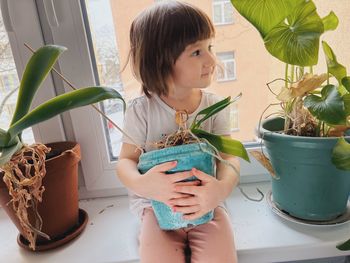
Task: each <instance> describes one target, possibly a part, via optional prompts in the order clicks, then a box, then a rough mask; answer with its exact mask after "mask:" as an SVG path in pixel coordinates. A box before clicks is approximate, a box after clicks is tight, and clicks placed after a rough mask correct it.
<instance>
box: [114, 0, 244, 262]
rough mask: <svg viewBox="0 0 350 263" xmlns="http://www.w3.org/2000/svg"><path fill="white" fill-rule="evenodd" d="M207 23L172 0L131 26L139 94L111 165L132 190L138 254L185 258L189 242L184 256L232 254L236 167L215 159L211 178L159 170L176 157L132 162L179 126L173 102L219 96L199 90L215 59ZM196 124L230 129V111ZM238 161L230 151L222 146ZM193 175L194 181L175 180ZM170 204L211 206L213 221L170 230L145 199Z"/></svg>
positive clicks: (201, 258) (192, 110)
mask: <svg viewBox="0 0 350 263" xmlns="http://www.w3.org/2000/svg"><path fill="white" fill-rule="evenodd" d="M214 35H215V31H214V27H213V24H212V23H211V21H210V19H209V18H208V16H207V15H206V14H205V13H203V12H202V11H201V10H199V9H198V8H196V7H194V6H191V5H189V4H185V3H182V2H176V1H167V2H165V3H161V4H156V5H154V6H152V7H150V8H149V9H146V10H145V11H144V12H142V13H141V14H140V15H139V16H138V17H137V18H136V19H135V20H134V21H133V23H132V25H131V29H130V45H131V62H132V67H133V70H134V73H135V76H136V77H137V79H138V80H139V81H140V83H141V85H142V89H143V92H144V94H145V95H144V96H142V97H139V98H137V99H135V100H133V101H132V102H131V104H130V105H129V107H128V109H127V111H126V115H125V124H124V130H125V132H126V133H127V134H128V135H129V136H130V137H131V138H133V141H131V140H130V139H128V138H127V137H123V145H122V149H121V153H120V156H119V161H118V165H117V173H118V176H119V178H120V180H121V181H122V183H123V184H124V185H125V186H126V187H127V188H128V189H129V190H130V192H131V209H132V210H133V211H135V212H136V213H138V214H139V216H140V218H141V222H142V223H141V230H140V236H139V239H140V258H141V262H145V263H148V262H149V263H157V262H161V263H162V262H185V253H184V251H185V248H187V246H188V247H189V249H190V250H191V262H200V263H204V262H213V263H219V262H220V263H225V262H227V263H232V262H237V256H236V250H235V246H234V240H233V234H232V230H231V225H230V219H229V217H228V215H227V212H226V211H225V209H224V208H223V207H222V206H219V205H220V204H222V202H223V201H224V200H225V199H226V197H228V195H229V194H230V193H231V191H232V189H233V187H234V186H235V185H236V184H237V181H238V175H237V174H236V173H235V172H234V170H233V169H232V168H231V167H229V166H228V165H225V164H223V163H222V162H218V164H217V171H216V178H215V177H212V176H210V175H208V174H205V173H203V172H202V171H199V170H196V169H192V170H191V171H187V172H179V173H175V174H172V175H171V176H168V175H166V173H165V172H166V171H168V170H170V169H172V168H174V167H175V166H176V162H167V163H163V164H160V165H157V166H155V167H153V168H152V169H150V170H149V171H148V172H147V173H145V174H143V175H142V176H141V174H140V173H139V171H138V169H137V164H138V160H139V156H140V151H138V150H137V147H136V146H135V144H134V142H136V143H137V144H138V145H141V146H142V147H143V148H144V149H146V151H150V150H154V148H153V147H152V143H154V142H157V141H159V140H160V139H162V136H165V135H167V134H171V133H173V132H175V131H176V130H177V129H178V126H177V124H176V123H175V112H176V110H186V111H187V112H188V113H189V116H188V117H189V118H188V121H187V125H190V124H191V123H192V121H193V119H194V116H195V115H196V114H197V113H198V112H199V111H200V110H201V109H203V108H206V107H208V106H210V105H212V104H214V103H216V102H218V101H219V100H220V99H221V98H220V97H218V96H216V95H214V94H210V93H207V92H205V91H202V90H201V89H204V88H206V87H208V86H209V85H210V83H211V81H212V76H213V73H214V69H215V65H216V60H215V55H214V53H213V51H212V47H213V44H212V42H213V37H214ZM201 128H202V129H204V130H206V131H208V132H212V133H215V134H219V135H229V134H230V128H229V112H228V110H224V111H222V112H220V113H219V114H217V115H216V116H213V117H212V118H210V119H208V120H207V121H206V122H204V123H203V125H202V127H201ZM221 156H222V157H223V159H225V160H227V161H229V162H231V163H232V164H233V165H235V166H236V168H237V169H238V161H237V159H236V158H235V157H232V156H229V155H225V154H221ZM192 175H195V176H196V177H197V178H198V179H199V181H200V184H199V183H198V182H199V181H198V182H179V181H182V180H184V179H186V178H188V177H191V176H192ZM151 199H153V200H157V201H161V202H163V203H166V204H167V205H169V206H170V207H171V208H172V209H173V211H176V212H181V213H183V214H184V216H183V218H184V219H189V220H192V219H196V218H199V217H201V216H203V215H204V214H206V213H207V212H209V211H211V210H214V218H213V220H212V221H210V222H208V223H206V224H202V225H198V226H195V227H188V228H183V229H178V230H172V231H164V230H161V229H160V228H159V226H158V224H157V220H156V218H155V215H154V213H153V210H152V207H151V204H150V200H151Z"/></svg>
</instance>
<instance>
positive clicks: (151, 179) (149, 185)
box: [139, 161, 199, 205]
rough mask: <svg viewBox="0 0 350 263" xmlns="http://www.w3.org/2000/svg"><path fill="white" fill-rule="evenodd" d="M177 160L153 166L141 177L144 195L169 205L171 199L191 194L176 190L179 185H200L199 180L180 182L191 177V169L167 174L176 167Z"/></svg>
mask: <svg viewBox="0 0 350 263" xmlns="http://www.w3.org/2000/svg"><path fill="white" fill-rule="evenodd" d="M176 165H177V162H176V161H173V162H166V163H162V164H159V165H156V166H154V167H152V168H151V169H150V170H148V171H147V172H146V173H145V174H143V175H142V176H141V177H140V178H139V180H140V181H139V183H140V186H141V187H142V190H141V191H140V192H141V194H142V196H143V197H146V198H149V199H153V200H157V201H160V202H163V203H166V204H168V205H169V201H170V200H172V199H177V198H186V197H189V196H190V195H189V194H186V193H179V192H176V191H175V187H176V186H177V185H179V186H183V187H185V186H186V187H187V186H195V185H199V181H192V182H179V181H182V180H185V179H187V178H189V177H191V176H192V175H191V172H190V171H185V172H178V173H173V174H166V173H165V172H167V171H169V170H171V169H173V168H174V167H176Z"/></svg>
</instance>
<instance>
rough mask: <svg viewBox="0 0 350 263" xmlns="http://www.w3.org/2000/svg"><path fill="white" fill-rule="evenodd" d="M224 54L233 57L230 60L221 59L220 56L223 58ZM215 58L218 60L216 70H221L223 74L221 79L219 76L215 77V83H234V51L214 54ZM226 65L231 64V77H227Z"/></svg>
mask: <svg viewBox="0 0 350 263" xmlns="http://www.w3.org/2000/svg"><path fill="white" fill-rule="evenodd" d="M225 54H229V55H231V54H232V56H233V58H232V59H221V58H220V56H223V55H225ZM216 56H217V58H218V59H219V60H220V66H219V69H218V70H222V72H223V75H224V76H223V78H219V75H218V77H217V82H226V81H234V80H236V79H237V74H236V59H235V52H234V51H227V52H220V53H217V54H216ZM228 63H233V75H234V76H233V77H229V76H228V74H227V68H228V66H227V64H228Z"/></svg>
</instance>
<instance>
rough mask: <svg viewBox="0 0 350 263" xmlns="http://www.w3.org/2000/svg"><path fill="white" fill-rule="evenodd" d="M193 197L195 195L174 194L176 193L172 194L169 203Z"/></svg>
mask: <svg viewBox="0 0 350 263" xmlns="http://www.w3.org/2000/svg"><path fill="white" fill-rule="evenodd" d="M191 196H193V195H189V194H183V193H176V192H174V193H172V194H171V198H170V199H169V202H170V201H171V200H175V199H178V198H188V197H191Z"/></svg>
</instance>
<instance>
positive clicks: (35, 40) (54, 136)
mask: <svg viewBox="0 0 350 263" xmlns="http://www.w3.org/2000/svg"><path fill="white" fill-rule="evenodd" d="M1 13H2V17H3V20H4V26H5V30H6V31H7V35H8V38H9V41H10V46H11V49H12V54H13V58H14V61H15V66H16V70H17V74H18V79H19V80H20V79H21V76H22V75H23V72H24V68H25V65H26V64H27V62H28V60H29V58H30V56H31V55H32V52H31V51H30V50H28V49H27V48H26V47H25V46H24V43H27V44H29V45H30V46H31V47H32V48H33V49H37V48H38V47H41V46H43V45H44V38H43V35H42V30H41V24H40V18H39V14H38V12H37V7H36V3H35V1H28V0H18V1H10V0H3V1H1ZM27 21H30V22H31V23H28V22H27ZM54 96H56V91H55V88H54V83H53V78H52V75H51V74H49V75H48V76H47V78H46V80H45V81H44V83H43V84H42V87H41V88H40V89H39V90H38V91H37V93H36V95H35V98H34V100H33V103H32V107H31V108H34V107H36V106H38V105H39V104H41V103H42V102H44V101H46V100H48V99H50V98H52V97H54ZM32 130H33V134H34V139H35V141H36V142H42V143H48V142H53V141H62V140H66V136H65V132H64V127H63V124H62V120H61V116H56V117H54V118H52V119H50V120H48V121H45V122H43V123H40V124H37V125H34V126H33V127H32Z"/></svg>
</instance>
